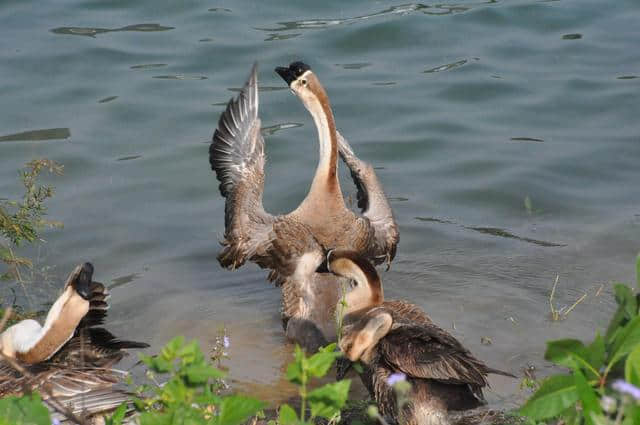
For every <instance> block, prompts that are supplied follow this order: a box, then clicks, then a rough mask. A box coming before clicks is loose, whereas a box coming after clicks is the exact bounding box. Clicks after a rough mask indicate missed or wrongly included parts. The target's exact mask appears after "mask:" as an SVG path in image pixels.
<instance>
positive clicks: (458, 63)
mask: <svg viewBox="0 0 640 425" xmlns="http://www.w3.org/2000/svg"><path fill="white" fill-rule="evenodd" d="M467 62H468V60H467V59H462V60H459V61H456V62H451V63H447V64H445V65H440V66H436V67H435V68H431V69H427V70H426V71H422V72H423V73H424V74H430V73H433V72H442V71H448V70H450V69H454V68H458V67H460V66H462V65H464V64H466V63H467Z"/></svg>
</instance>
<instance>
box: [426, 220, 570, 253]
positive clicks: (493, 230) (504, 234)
mask: <svg viewBox="0 0 640 425" xmlns="http://www.w3.org/2000/svg"><path fill="white" fill-rule="evenodd" d="M415 219H416V220H419V221H426V222H433V223H440V224H453V225H458V226H460V227H462V228H463V229H466V230H473V231H475V232H480V233H483V234H485V235H491V236H497V237H501V238H507V239H516V240H519V241H522V242H527V243H530V244H534V245H539V246H544V247H565V246H567V244H564V243H559V242H549V241H543V240H540V239H533V238H529V237H526V236H519V235H516V234H514V233H512V232H510V231H508V230H506V229H502V228H500V227H485V226H466V225H464V224H458V223H456V222H455V221H453V220H448V219H444V218H437V217H415Z"/></svg>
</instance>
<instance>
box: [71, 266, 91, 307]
mask: <svg viewBox="0 0 640 425" xmlns="http://www.w3.org/2000/svg"><path fill="white" fill-rule="evenodd" d="M92 278H93V265H92V264H91V263H84V264H83V265H82V269H81V270H80V273H79V274H78V277H77V278H76V281H75V282H74V284H73V287H74V289H75V290H76V292H77V293H78V294H79V295H80V296H81V297H82V298H84V299H85V300H89V297H90V296H91V289H90V287H91V279H92Z"/></svg>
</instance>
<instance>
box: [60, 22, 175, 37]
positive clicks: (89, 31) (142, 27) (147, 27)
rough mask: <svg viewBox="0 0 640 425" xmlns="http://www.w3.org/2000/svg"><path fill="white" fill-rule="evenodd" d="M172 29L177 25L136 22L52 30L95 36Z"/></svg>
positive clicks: (67, 33) (66, 33) (68, 33)
mask: <svg viewBox="0 0 640 425" xmlns="http://www.w3.org/2000/svg"><path fill="white" fill-rule="evenodd" d="M172 29H175V27H165V26H162V25H160V24H136V25H127V26H125V27H120V28H92V27H58V28H54V29H52V30H50V31H51V32H52V33H54V34H64V35H83V36H86V37H95V36H96V35H98V34H105V33H108V32H120V31H139V32H153V31H169V30H172Z"/></svg>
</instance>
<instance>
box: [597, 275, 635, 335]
mask: <svg viewBox="0 0 640 425" xmlns="http://www.w3.org/2000/svg"><path fill="white" fill-rule="evenodd" d="M613 291H614V293H615V298H616V302H617V303H618V310H617V311H616V312H615V314H614V315H613V318H612V319H611V322H610V323H609V326H608V327H607V333H606V334H605V339H606V340H607V343H609V344H610V343H611V342H612V340H613V337H614V333H615V332H616V329H618V328H619V327H620V326H623V325H624V324H625V323H626V322H627V321H628V320H631V319H633V318H634V317H635V316H637V314H638V300H637V299H636V297H635V296H634V295H633V291H632V290H631V288H630V287H629V286H627V285H625V284H623V283H616V284H615V285H614V286H613Z"/></svg>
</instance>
